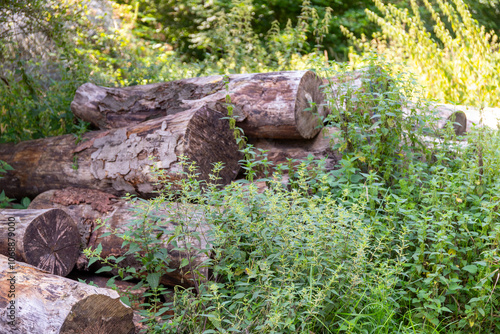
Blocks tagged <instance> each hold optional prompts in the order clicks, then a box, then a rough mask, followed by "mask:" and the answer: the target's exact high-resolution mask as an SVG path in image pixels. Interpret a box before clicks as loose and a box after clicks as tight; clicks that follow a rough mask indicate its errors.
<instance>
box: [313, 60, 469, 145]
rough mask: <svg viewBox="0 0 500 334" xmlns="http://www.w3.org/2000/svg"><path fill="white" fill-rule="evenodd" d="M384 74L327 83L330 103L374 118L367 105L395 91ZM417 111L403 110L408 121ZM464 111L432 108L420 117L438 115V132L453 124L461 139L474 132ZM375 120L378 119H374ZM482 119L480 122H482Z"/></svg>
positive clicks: (421, 110)
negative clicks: (382, 95)
mask: <svg viewBox="0 0 500 334" xmlns="http://www.w3.org/2000/svg"><path fill="white" fill-rule="evenodd" d="M384 78H385V74H383V73H382V70H380V69H378V70H372V71H369V70H367V69H362V70H356V71H352V72H347V73H344V74H342V75H339V76H337V77H332V78H325V79H323V85H324V86H325V87H326V89H325V94H326V95H327V97H328V99H329V101H332V103H333V108H332V109H340V110H345V109H346V108H348V109H350V110H360V111H363V112H368V113H369V114H370V117H373V116H374V114H373V111H372V109H373V107H374V106H373V105H371V104H370V103H366V102H363V101H368V102H369V101H370V100H375V99H377V97H376V94H384V93H385V92H387V91H388V90H390V89H391V85H392V82H391V80H390V79H389V80H385V79H384ZM411 108H415V106H414V105H413V103H407V104H406V105H405V106H403V115H404V117H407V116H408V115H409V114H410V112H411V111H410V109H411ZM463 109H464V108H456V107H455V106H451V105H440V104H431V105H429V106H428V108H418V109H417V113H419V114H424V115H434V116H435V117H437V128H439V129H443V128H444V127H445V126H447V124H452V126H453V130H454V132H455V134H456V135H457V136H460V135H463V134H464V133H465V132H466V131H469V129H470V122H468V120H467V117H468V114H466V113H464V110H463ZM372 119H373V120H374V118H372ZM478 119H479V118H478Z"/></svg>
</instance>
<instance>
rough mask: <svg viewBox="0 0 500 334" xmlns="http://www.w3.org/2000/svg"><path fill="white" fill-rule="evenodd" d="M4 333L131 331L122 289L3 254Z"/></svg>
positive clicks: (0, 303)
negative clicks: (81, 280)
mask: <svg viewBox="0 0 500 334" xmlns="http://www.w3.org/2000/svg"><path fill="white" fill-rule="evenodd" d="M0 291H3V292H4V293H1V294H0V309H1V312H0V333H12V334H27V333H44V334H76V333H83V334H91V333H101V334H133V333H135V326H134V323H133V321H132V318H133V311H132V309H131V308H130V307H127V306H125V305H124V304H123V303H122V302H121V301H120V300H119V296H118V293H116V292H115V291H113V290H109V289H101V288H96V287H93V286H90V285H87V284H84V283H79V282H76V281H73V280H71V279H68V278H64V277H60V276H56V275H52V274H49V273H47V272H45V271H42V270H40V269H37V268H35V267H33V266H30V265H27V264H24V263H21V262H16V263H15V264H11V263H9V261H8V259H7V257H5V256H3V255H0Z"/></svg>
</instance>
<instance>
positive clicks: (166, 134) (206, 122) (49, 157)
mask: <svg viewBox="0 0 500 334" xmlns="http://www.w3.org/2000/svg"><path fill="white" fill-rule="evenodd" d="M222 117H223V115H222V114H220V113H218V112H216V111H213V110H211V109H209V108H208V107H206V106H201V107H196V108H193V109H191V110H186V111H184V112H181V113H177V114H176V115H169V116H166V117H163V118H157V119H154V120H150V121H147V122H144V123H141V124H138V125H135V126H130V127H126V128H119V129H112V130H105V131H96V132H89V133H86V134H84V135H83V136H82V137H83V138H82V139H83V141H82V142H81V143H79V144H76V143H75V137H74V136H72V135H66V136H60V137H51V138H44V139H38V140H31V141H25V142H21V143H19V144H16V145H14V144H1V145H0V160H3V161H5V162H7V163H9V164H10V165H11V166H12V167H13V168H14V170H13V171H9V172H8V173H7V174H6V175H5V176H4V178H2V179H0V189H3V190H5V194H6V195H7V196H9V197H13V198H22V197H24V196H28V197H31V198H33V197H35V196H36V195H38V194H40V193H42V192H43V191H46V190H51V189H61V188H66V187H82V188H90V189H98V190H102V191H105V192H108V193H111V194H113V195H117V196H122V195H125V193H132V194H138V195H140V196H143V197H152V196H154V195H155V192H156V191H157V190H159V189H161V186H159V185H157V177H156V176H155V175H153V174H152V173H151V167H152V166H153V165H154V164H155V163H156V164H157V166H158V167H159V169H160V171H162V172H164V176H163V177H164V179H165V180H167V181H175V180H178V179H179V178H181V175H179V174H178V173H179V172H180V171H181V170H182V165H181V163H180V161H179V159H178V157H179V156H180V155H185V156H186V157H187V158H188V159H190V160H191V161H194V162H196V165H197V166H198V168H199V169H198V172H199V173H200V175H199V177H200V178H201V179H203V180H208V179H209V174H210V172H211V170H212V168H213V166H212V163H214V162H219V161H220V162H223V163H224V166H225V168H224V169H223V170H222V172H221V173H220V177H221V179H220V180H219V182H220V183H221V184H227V183H229V182H231V181H232V180H233V179H234V178H235V177H236V175H237V173H238V170H239V168H240V167H239V165H238V160H240V158H241V153H240V152H239V151H238V146H237V144H236V141H235V138H234V135H233V131H231V130H230V128H229V124H228V121H227V120H224V119H221V118H222ZM149 157H152V159H149Z"/></svg>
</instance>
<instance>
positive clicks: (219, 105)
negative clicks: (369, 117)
mask: <svg viewBox="0 0 500 334" xmlns="http://www.w3.org/2000/svg"><path fill="white" fill-rule="evenodd" d="M228 79H229V82H228V87H227V90H226V88H225V82H224V77H223V76H210V77H200V78H191V79H184V80H177V81H171V82H164V83H156V84H150V85H144V86H131V87H122V88H107V87H100V86H96V85H94V84H91V83H86V84H84V85H82V86H81V87H80V88H78V90H77V91H76V94H75V98H74V100H73V102H72V103H71V110H72V111H73V113H74V114H75V115H76V116H77V117H79V118H81V119H83V120H85V121H87V122H90V123H92V124H94V125H96V126H97V127H99V128H100V129H111V128H119V127H123V126H127V125H129V124H137V123H140V122H143V121H146V120H148V119H152V118H156V117H161V116H165V115H171V114H176V113H178V112H181V111H184V110H187V109H191V108H192V107H193V106H197V105H200V104H207V105H208V106H210V107H212V108H214V109H216V110H219V111H221V112H223V113H224V114H226V115H227V104H226V95H229V96H230V98H231V104H232V105H233V106H234V114H235V115H237V116H238V119H237V126H238V127H240V128H242V129H243V130H244V132H245V135H246V136H248V137H255V138H283V139H301V138H306V139H309V138H313V137H314V136H315V135H316V134H317V133H318V132H319V130H320V128H319V126H320V125H321V122H320V118H321V116H326V114H327V112H328V109H327V108H325V106H324V104H325V99H324V94H323V92H322V91H321V89H320V85H321V84H322V81H321V79H320V78H319V77H318V76H317V75H316V74H315V73H314V72H311V71H293V72H272V73H254V74H234V75H229V77H228Z"/></svg>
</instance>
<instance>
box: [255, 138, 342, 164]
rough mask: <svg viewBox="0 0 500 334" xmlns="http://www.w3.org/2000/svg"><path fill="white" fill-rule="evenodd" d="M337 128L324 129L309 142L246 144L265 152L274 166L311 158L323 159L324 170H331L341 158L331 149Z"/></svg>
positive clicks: (291, 141)
mask: <svg viewBox="0 0 500 334" xmlns="http://www.w3.org/2000/svg"><path fill="white" fill-rule="evenodd" d="M338 131H339V130H338V129H337V128H325V129H324V130H323V131H321V133H320V134H319V135H318V136H317V137H316V138H314V139H309V140H276V139H275V140H271V139H250V140H249V142H248V144H252V145H254V147H255V149H257V150H266V151H267V152H266V153H265V154H266V155H267V159H268V160H269V161H271V162H272V163H273V165H274V166H276V165H278V164H285V165H288V164H289V159H292V160H296V161H293V162H292V165H296V164H297V163H299V162H300V161H301V160H305V159H307V157H308V156H310V155H311V156H313V157H314V159H323V158H324V159H325V168H326V170H333V169H334V167H335V165H336V164H337V163H338V162H339V161H340V159H341V158H342V154H341V153H340V152H338V151H335V150H333V149H332V146H333V145H334V143H333V142H332V140H333V135H334V134H335V133H336V132H338Z"/></svg>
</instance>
